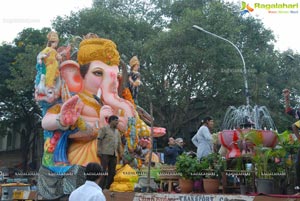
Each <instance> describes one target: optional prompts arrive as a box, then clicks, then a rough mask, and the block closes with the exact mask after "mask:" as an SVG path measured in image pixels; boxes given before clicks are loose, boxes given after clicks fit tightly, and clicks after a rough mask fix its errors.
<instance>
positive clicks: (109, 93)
mask: <svg viewBox="0 0 300 201" xmlns="http://www.w3.org/2000/svg"><path fill="white" fill-rule="evenodd" d="M110 68H111V69H110V70H109V72H108V73H107V74H106V76H105V77H104V79H103V82H102V86H101V91H102V101H103V103H104V105H109V106H110V107H111V108H112V110H113V114H114V115H117V116H119V124H118V128H119V129H120V130H121V131H126V130H127V123H128V118H130V117H135V116H136V113H135V109H134V106H133V105H132V104H131V103H130V102H129V101H127V100H125V99H123V98H120V97H119V95H118V85H119V83H118V79H117V73H118V67H110Z"/></svg>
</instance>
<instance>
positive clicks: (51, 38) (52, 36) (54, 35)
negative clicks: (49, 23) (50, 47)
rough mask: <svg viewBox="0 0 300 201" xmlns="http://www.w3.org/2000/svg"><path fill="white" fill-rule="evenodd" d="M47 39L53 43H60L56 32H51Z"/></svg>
mask: <svg viewBox="0 0 300 201" xmlns="http://www.w3.org/2000/svg"><path fill="white" fill-rule="evenodd" d="M47 38H48V41H53V42H58V41H59V38H58V35H57V33H56V32H54V31H50V32H49V33H48V34H47Z"/></svg>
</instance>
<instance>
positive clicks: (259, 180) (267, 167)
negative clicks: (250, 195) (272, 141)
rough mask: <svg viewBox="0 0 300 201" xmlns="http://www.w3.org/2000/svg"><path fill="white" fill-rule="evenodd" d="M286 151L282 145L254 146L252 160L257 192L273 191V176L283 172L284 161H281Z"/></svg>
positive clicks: (268, 192) (269, 192)
mask: <svg viewBox="0 0 300 201" xmlns="http://www.w3.org/2000/svg"><path fill="white" fill-rule="evenodd" d="M285 155H286V151H285V150H284V149H283V148H282V147H278V148H274V149H273V148H269V147H263V146H261V145H260V146H256V147H255V155H254V156H253V158H252V160H253V162H254V165H255V170H256V186H257V192H258V193H267V194H271V193H274V190H275V182H274V181H275V180H274V177H278V176H280V175H281V174H282V173H283V172H284V166H285V163H284V162H283V161H281V160H280V159H281V158H284V156H285Z"/></svg>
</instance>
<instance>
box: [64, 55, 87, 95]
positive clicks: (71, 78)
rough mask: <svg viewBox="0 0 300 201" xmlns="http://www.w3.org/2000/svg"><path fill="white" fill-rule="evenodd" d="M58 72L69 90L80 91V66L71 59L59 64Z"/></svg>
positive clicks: (81, 80) (81, 81)
mask: <svg viewBox="0 0 300 201" xmlns="http://www.w3.org/2000/svg"><path fill="white" fill-rule="evenodd" d="M60 74H61V77H62V79H63V80H64V81H65V82H66V84H67V86H68V89H69V91H70V92H76V93H78V92H80V91H81V90H82V88H83V79H82V77H81V74H80V66H79V64H78V63H76V62H75V61H72V60H67V61H64V62H62V63H61V64H60Z"/></svg>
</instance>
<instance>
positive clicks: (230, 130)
mask: <svg viewBox="0 0 300 201" xmlns="http://www.w3.org/2000/svg"><path fill="white" fill-rule="evenodd" d="M193 28H194V29H197V30H198V31H201V32H204V33H207V34H209V35H212V36H214V37H216V38H219V39H221V40H224V41H226V42H228V43H230V44H231V45H232V46H233V47H234V48H235V49H236V50H237V52H238V53H239V55H240V57H241V60H242V62H243V77H244V84H245V94H246V105H242V106H239V107H234V106H230V107H229V108H228V109H227V111H226V114H225V117H224V120H223V124H222V131H221V132H220V133H219V135H218V138H219V142H220V143H221V145H222V146H223V147H225V148H226V149H227V150H228V152H227V154H226V157H227V158H234V157H238V156H240V155H241V154H244V153H245V154H246V153H247V152H248V151H249V152H251V151H252V150H251V149H250V150H249V149H248V148H247V146H248V144H249V141H251V139H252V140H253V139H255V138H256V139H259V143H261V145H263V146H265V147H274V146H275V145H276V144H277V135H276V131H277V129H276V126H275V124H274V122H273V120H272V118H271V116H270V113H269V111H268V110H267V108H266V107H265V106H257V105H255V106H254V107H252V106H250V104H249V102H250V100H249V97H250V96H249V89H248V81H247V69H246V65H245V61H244V57H243V55H242V53H241V51H240V50H239V49H238V47H237V46H236V45H234V44H233V43H232V42H231V41H229V40H227V39H226V38H223V37H221V36H219V35H216V34H214V33H211V32H209V31H206V30H205V29H203V28H202V27H199V26H197V25H193ZM239 142H242V143H241V144H242V152H241V151H240V149H241V146H239V144H238V143H239ZM251 143H252V145H251V146H256V145H257V143H258V141H257V140H256V142H255V143H256V144H255V143H254V142H253V141H252V142H251Z"/></svg>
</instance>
